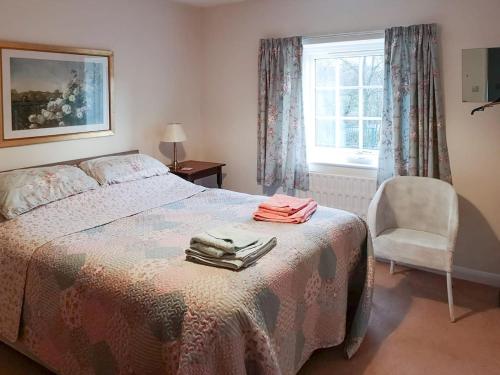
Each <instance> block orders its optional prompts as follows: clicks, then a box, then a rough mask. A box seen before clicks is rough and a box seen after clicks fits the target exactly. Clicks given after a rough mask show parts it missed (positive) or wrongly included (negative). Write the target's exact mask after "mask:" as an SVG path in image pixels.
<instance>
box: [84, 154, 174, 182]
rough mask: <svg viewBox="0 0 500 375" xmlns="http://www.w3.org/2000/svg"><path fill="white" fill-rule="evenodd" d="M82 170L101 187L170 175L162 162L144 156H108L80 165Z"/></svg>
mask: <svg viewBox="0 0 500 375" xmlns="http://www.w3.org/2000/svg"><path fill="white" fill-rule="evenodd" d="M80 168H82V169H83V171H84V172H85V173H87V174H88V175H89V176H91V177H93V178H95V179H96V180H97V181H98V182H99V183H100V184H101V185H111V184H118V183H121V182H127V181H134V180H140V179H143V178H149V177H153V176H161V175H165V174H168V172H169V169H168V167H167V166H165V164H163V163H162V162H160V161H158V160H156V159H154V158H152V157H151V156H148V155H144V154H132V155H123V156H106V157H103V158H98V159H92V160H87V161H84V162H82V163H80Z"/></svg>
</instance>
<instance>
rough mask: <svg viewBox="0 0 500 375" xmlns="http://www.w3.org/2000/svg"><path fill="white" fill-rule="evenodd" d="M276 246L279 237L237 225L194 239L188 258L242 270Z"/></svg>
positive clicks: (218, 229) (193, 260) (199, 235)
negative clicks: (244, 228)
mask: <svg viewBox="0 0 500 375" xmlns="http://www.w3.org/2000/svg"><path fill="white" fill-rule="evenodd" d="M275 246H276V237H271V236H265V235H261V234H259V233H254V232H251V231H248V230H243V229H240V228H237V227H236V226H234V225H229V226H224V227H220V228H216V229H211V230H207V231H206V232H203V233H200V234H198V235H196V236H194V237H193V238H192V239H191V244H190V247H189V249H187V250H186V259H187V260H190V261H192V262H196V263H201V264H205V265H209V266H216V267H224V268H229V269H232V270H239V269H241V268H245V267H248V266H249V265H251V264H253V263H255V262H256V261H257V259H259V258H260V257H262V256H263V255H264V254H266V253H267V252H268V251H269V250H271V249H272V248H273V247H275Z"/></svg>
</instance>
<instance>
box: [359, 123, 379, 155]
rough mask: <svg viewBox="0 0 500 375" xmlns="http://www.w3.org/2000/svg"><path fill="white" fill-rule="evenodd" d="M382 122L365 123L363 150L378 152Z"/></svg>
mask: <svg viewBox="0 0 500 375" xmlns="http://www.w3.org/2000/svg"><path fill="white" fill-rule="evenodd" d="M381 123H382V121H380V120H365V121H363V148H366V149H371V150H376V149H378V141H379V138H380V125H381Z"/></svg>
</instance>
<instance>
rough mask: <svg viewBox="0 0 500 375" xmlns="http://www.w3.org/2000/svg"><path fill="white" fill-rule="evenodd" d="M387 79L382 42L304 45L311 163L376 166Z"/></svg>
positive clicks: (305, 99) (372, 40)
mask: <svg viewBox="0 0 500 375" xmlns="http://www.w3.org/2000/svg"><path fill="white" fill-rule="evenodd" d="M383 79H384V39H383V38H377V39H370V40H356V41H342V42H333V43H311V44H305V46H304V119H305V124H306V132H307V149H308V150H307V151H308V160H309V162H310V163H327V164H338V165H352V166H365V167H376V165H377V159H378V151H377V149H378V142H379V137H380V126H381V122H382V98H383Z"/></svg>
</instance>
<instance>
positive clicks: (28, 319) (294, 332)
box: [0, 176, 373, 374]
mask: <svg viewBox="0 0 500 375" xmlns="http://www.w3.org/2000/svg"><path fill="white" fill-rule="evenodd" d="M173 177H174V176H170V177H167V176H161V177H153V178H151V179H147V180H141V181H138V182H133V183H125V184H120V185H117V187H111V188H114V191H113V192H112V194H110V193H109V192H110V190H106V189H109V188H110V187H107V188H103V189H102V190H100V191H97V192H88V193H84V194H81V195H80V196H77V197H76V198H75V197H72V198H73V199H72V201H71V199H70V200H69V201H68V200H63V201H59V202H55V203H54V204H51V205H48V206H46V208H44V209H43V210H36V211H34V212H33V213H32V214H31V217H29V216H23V217H24V219H23V220H24V221H23V220H21V221H20V222H18V223H17V225H14V224H13V221H11V222H7V223H3V224H0V235H1V237H0V244H1V248H2V252H3V253H2V255H1V256H2V260H4V259H8V260H9V263H10V265H11V271H8V269H7V267H6V266H5V264H3V266H0V271H1V272H2V276H0V282H1V283H2V285H0V301H1V304H0V316H2V317H3V318H2V320H0V334H1V335H3V336H4V337H6V338H8V339H10V340H12V341H14V340H16V339H17V338H18V339H19V342H20V343H21V344H22V345H23V347H24V348H26V350H28V351H29V352H30V353H33V355H34V356H36V357H37V358H39V359H40V360H41V361H43V362H44V363H45V364H47V365H49V366H50V367H52V368H54V369H56V370H57V371H58V372H59V373H62V374H94V373H95V374H97V373H102V372H106V373H128V374H157V373H162V374H240V373H248V374H252V373H258V374H294V373H296V372H297V371H298V370H299V369H300V367H301V366H302V364H303V363H304V362H305V361H306V360H307V359H308V358H309V356H310V354H311V353H312V352H313V351H314V350H315V349H318V348H322V347H330V346H334V345H338V344H341V343H342V342H344V340H346V352H347V355H348V356H350V355H352V354H353V353H354V352H355V351H356V350H357V348H358V346H359V345H360V342H361V340H362V338H363V336H364V333H365V331H366V325H367V321H368V317H369V312H370V308H371V293H372V288H373V257H372V256H371V254H368V253H367V250H366V246H365V245H366V229H365V225H364V223H363V222H362V221H361V220H360V219H359V218H357V217H356V216H355V215H352V214H349V213H346V212H344V211H340V210H334V209H328V208H325V207H319V208H318V210H317V212H316V214H315V215H314V216H313V217H312V218H311V220H310V221H309V222H307V223H305V224H301V225H289V224H279V223H264V222H255V221H253V220H252V218H251V214H252V212H253V211H254V210H255V208H256V207H257V205H258V204H259V203H260V202H262V201H263V200H265V198H264V197H259V196H250V195H245V194H239V193H234V192H229V191H225V190H215V189H214V190H206V191H201V190H202V189H201V188H199V187H196V186H195V185H192V184H189V183H186V182H180V180H178V179H177V178H173ZM167 185H168V186H169V188H170V190H168V192H169V193H168V194H165V190H164V189H165V188H166V186H167ZM162 192H163V193H162ZM110 196H111V198H110ZM103 198H106V199H110V201H109V202H108V203H106V202H105V200H103ZM92 207H93V208H92ZM28 215H29V214H28ZM16 220H18V219H16ZM54 222H55V223H57V226H56V225H55V224H53V223H54ZM227 223H239V225H240V226H241V227H242V228H247V229H249V230H252V231H255V232H260V233H263V234H269V235H273V236H276V237H277V238H278V245H277V246H276V247H275V248H274V249H273V250H272V251H270V252H269V253H268V254H266V255H265V256H264V257H263V258H261V259H259V260H258V262H257V263H256V264H255V265H253V266H251V267H249V268H248V269H244V270H242V271H239V272H234V271H231V270H226V269H220V268H214V267H208V266H203V265H198V264H194V263H190V262H187V261H186V260H185V255H184V250H185V248H186V246H187V245H188V244H189V239H190V238H191V236H192V235H193V234H196V233H199V232H201V231H204V230H207V229H210V228H213V227H216V226H220V225H225V224H227ZM60 227H63V228H60ZM14 229H15V230H16V235H14V234H12V233H11V231H12V230H14ZM15 248H17V249H18V250H17V255H16V252H15V251H14V249H15ZM13 259H15V260H16V261H13ZM0 263H6V262H0ZM12 266H15V267H14V268H12ZM24 267H25V269H24ZM23 270H24V275H25V276H24V277H23V273H22V272H23ZM5 272H7V273H6V274H4V273H5ZM17 272H20V273H21V274H20V275H18V274H17ZM5 275H7V276H5ZM21 284H23V285H22V291H24V294H23V293H22V292H21V295H19V286H20V285H21ZM19 299H21V302H20V303H19ZM23 301H24V305H23ZM6 304H7V305H6ZM13 307H14V308H13ZM21 307H22V309H21ZM12 311H15V313H13V312H12ZM21 311H22V319H21V318H20V316H21ZM21 320H22V324H21V325H20V323H19V322H20V321H21ZM19 328H20V331H19ZM347 331H348V332H347ZM18 332H20V333H19V337H17V336H18ZM346 332H347V334H348V337H347V339H346Z"/></svg>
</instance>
